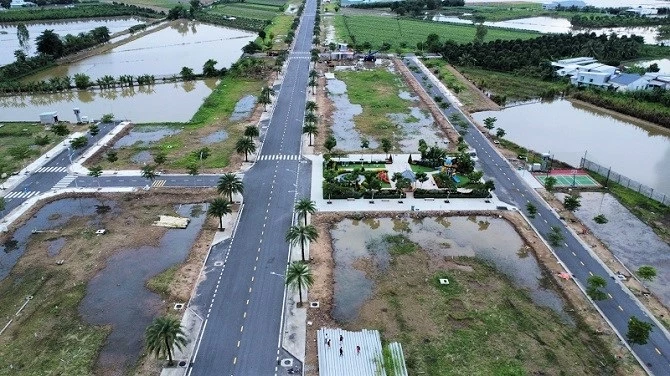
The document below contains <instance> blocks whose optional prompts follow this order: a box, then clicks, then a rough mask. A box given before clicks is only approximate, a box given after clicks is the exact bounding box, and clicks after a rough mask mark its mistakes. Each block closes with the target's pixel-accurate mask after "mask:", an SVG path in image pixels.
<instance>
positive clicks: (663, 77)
mask: <svg viewBox="0 0 670 376" xmlns="http://www.w3.org/2000/svg"><path fill="white" fill-rule="evenodd" d="M644 78H646V79H647V80H648V83H647V87H648V88H651V89H653V88H660V89H666V90H670V74H667V73H647V74H645V75H644Z"/></svg>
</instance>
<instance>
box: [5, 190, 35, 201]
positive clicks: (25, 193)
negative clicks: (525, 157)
mask: <svg viewBox="0 0 670 376" xmlns="http://www.w3.org/2000/svg"><path fill="white" fill-rule="evenodd" d="M40 193H41V192H39V191H18V192H9V193H7V194H6V195H5V199H6V200H9V199H12V198H30V197H33V196H36V195H38V194H40Z"/></svg>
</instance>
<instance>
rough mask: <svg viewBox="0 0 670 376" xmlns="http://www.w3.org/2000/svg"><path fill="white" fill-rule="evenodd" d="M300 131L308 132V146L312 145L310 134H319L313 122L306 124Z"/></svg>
mask: <svg viewBox="0 0 670 376" xmlns="http://www.w3.org/2000/svg"><path fill="white" fill-rule="evenodd" d="M302 133H307V134H309V146H312V136H316V135H318V134H319V128H317V126H316V125H314V124H306V125H305V126H304V127H302Z"/></svg>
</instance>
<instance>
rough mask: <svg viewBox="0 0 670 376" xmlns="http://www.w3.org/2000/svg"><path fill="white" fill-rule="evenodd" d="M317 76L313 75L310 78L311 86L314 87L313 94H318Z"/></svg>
mask: <svg viewBox="0 0 670 376" xmlns="http://www.w3.org/2000/svg"><path fill="white" fill-rule="evenodd" d="M318 84H319V83H318V81H317V80H316V78H314V77H312V78H310V79H309V86H310V87H311V88H312V94H316V86H317V85H318Z"/></svg>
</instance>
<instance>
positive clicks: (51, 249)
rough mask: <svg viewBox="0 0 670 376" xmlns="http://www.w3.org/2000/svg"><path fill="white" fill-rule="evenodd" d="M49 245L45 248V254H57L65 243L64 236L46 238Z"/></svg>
mask: <svg viewBox="0 0 670 376" xmlns="http://www.w3.org/2000/svg"><path fill="white" fill-rule="evenodd" d="M48 242H49V246H48V248H47V254H48V255H49V256H51V257H53V256H57V255H58V254H59V253H60V251H61V250H62V249H63V246H64V245H65V238H62V237H61V238H56V239H51V240H48Z"/></svg>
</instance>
